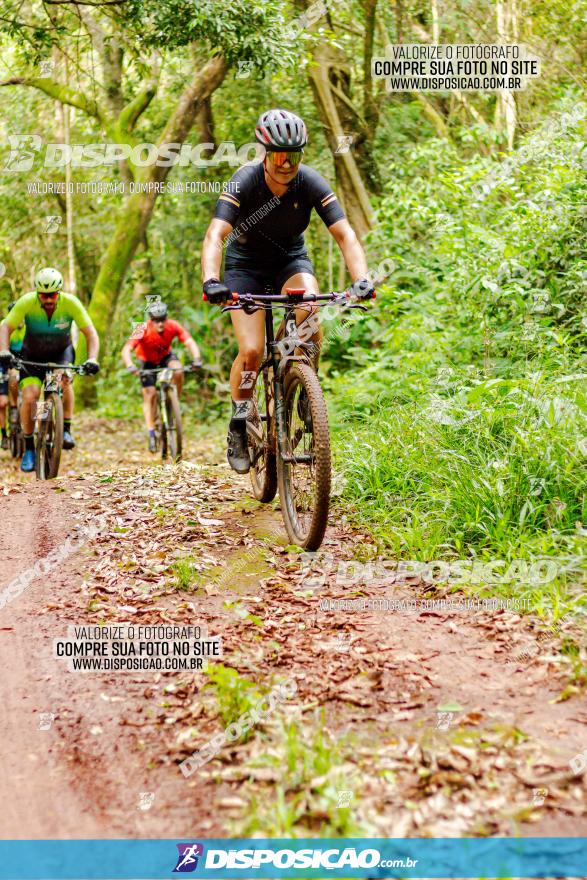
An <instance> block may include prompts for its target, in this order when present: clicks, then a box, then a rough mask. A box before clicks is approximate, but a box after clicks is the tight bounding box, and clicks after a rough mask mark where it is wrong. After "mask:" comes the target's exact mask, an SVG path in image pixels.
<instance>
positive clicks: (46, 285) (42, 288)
mask: <svg viewBox="0 0 587 880" xmlns="http://www.w3.org/2000/svg"><path fill="white" fill-rule="evenodd" d="M62 289H63V276H62V275H61V272H58V271H57V269H52V268H51V266H47V267H46V268H45V269H39V271H38V272H37V274H36V275H35V290H36V291H37V293H55V291H56V290H62Z"/></svg>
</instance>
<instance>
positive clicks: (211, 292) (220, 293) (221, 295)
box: [203, 278, 232, 305]
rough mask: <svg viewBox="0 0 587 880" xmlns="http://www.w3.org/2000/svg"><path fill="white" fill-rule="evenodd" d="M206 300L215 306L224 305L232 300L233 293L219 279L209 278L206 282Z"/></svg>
mask: <svg viewBox="0 0 587 880" xmlns="http://www.w3.org/2000/svg"><path fill="white" fill-rule="evenodd" d="M203 289H204V299H205V300H208V302H211V303H214V304H215V305H223V304H224V303H226V302H229V300H231V299H232V293H231V291H230V290H229V289H228V287H227V286H226V284H223V283H222V281H219V280H218V278H208V280H207V281H204V285H203Z"/></svg>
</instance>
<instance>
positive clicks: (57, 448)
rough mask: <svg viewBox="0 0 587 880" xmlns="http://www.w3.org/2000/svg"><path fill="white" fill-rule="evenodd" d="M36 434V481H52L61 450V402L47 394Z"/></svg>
mask: <svg viewBox="0 0 587 880" xmlns="http://www.w3.org/2000/svg"><path fill="white" fill-rule="evenodd" d="M42 405H43V414H42V415H41V416H40V417H39V429H38V432H37V456H36V459H37V460H36V473H37V479H38V480H52V479H54V478H55V477H56V476H57V474H58V473H59V463H60V461H61V450H62V448H63V402H62V400H61V397H60V396H59V395H58V394H54V393H49V394H47V396H46V397H45V400H44V401H43V404H42Z"/></svg>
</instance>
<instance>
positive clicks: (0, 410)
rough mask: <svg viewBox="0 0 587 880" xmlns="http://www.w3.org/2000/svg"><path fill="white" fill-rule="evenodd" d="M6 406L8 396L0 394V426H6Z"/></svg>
mask: <svg viewBox="0 0 587 880" xmlns="http://www.w3.org/2000/svg"><path fill="white" fill-rule="evenodd" d="M7 407H8V396H7V395H6V394H0V428H6V409H7Z"/></svg>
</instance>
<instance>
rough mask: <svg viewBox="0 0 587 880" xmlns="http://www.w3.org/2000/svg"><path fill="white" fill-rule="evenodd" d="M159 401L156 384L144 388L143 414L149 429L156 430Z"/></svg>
mask: <svg viewBox="0 0 587 880" xmlns="http://www.w3.org/2000/svg"><path fill="white" fill-rule="evenodd" d="M156 403H157V389H156V388H155V386H154V385H149V386H148V387H147V388H143V415H144V417H145V424H146V426H147V430H148V431H154V430H155V406H156Z"/></svg>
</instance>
